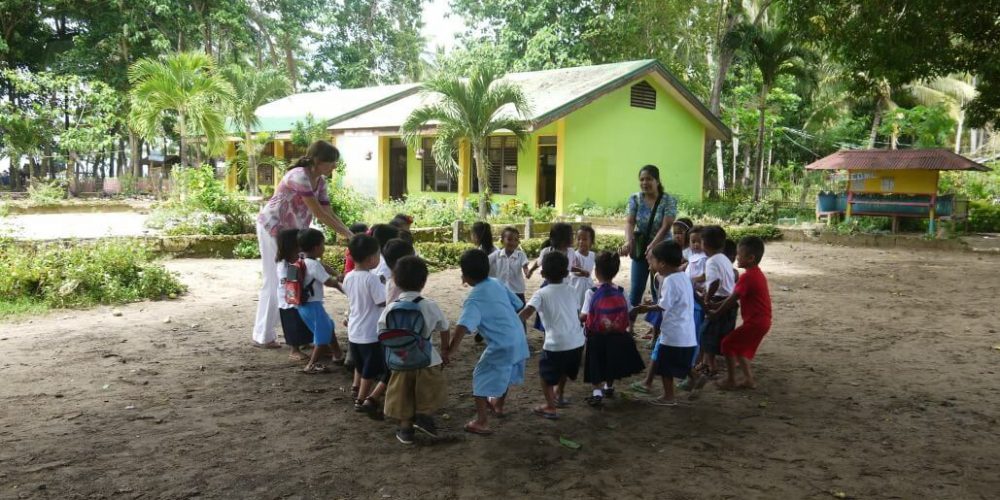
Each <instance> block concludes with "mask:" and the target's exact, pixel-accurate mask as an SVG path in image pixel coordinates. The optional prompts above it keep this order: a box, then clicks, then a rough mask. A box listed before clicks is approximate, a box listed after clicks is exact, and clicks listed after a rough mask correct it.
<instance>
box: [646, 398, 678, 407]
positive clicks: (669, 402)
mask: <svg viewBox="0 0 1000 500" xmlns="http://www.w3.org/2000/svg"><path fill="white" fill-rule="evenodd" d="M649 404H651V405H653V406H677V400H675V399H673V398H670V399H664V398H663V397H662V396H661V397H658V398H656V399H651V400H649Z"/></svg>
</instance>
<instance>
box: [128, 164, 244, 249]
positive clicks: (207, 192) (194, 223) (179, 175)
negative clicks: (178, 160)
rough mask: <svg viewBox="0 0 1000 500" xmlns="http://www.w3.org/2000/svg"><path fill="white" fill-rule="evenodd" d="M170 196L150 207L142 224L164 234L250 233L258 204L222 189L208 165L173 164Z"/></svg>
mask: <svg viewBox="0 0 1000 500" xmlns="http://www.w3.org/2000/svg"><path fill="white" fill-rule="evenodd" d="M171 175H172V177H173V179H174V190H173V192H172V193H171V198H170V199H169V200H167V201H166V202H164V203H161V204H159V205H158V206H157V207H156V208H154V209H153V211H152V213H151V214H150V217H149V219H148V220H147V222H146V225H147V226H149V227H151V228H154V229H161V230H163V231H164V232H165V233H166V234H168V235H174V236H177V235H192V234H206V235H215V234H251V233H253V232H254V230H255V229H254V220H255V218H256V215H257V211H258V207H257V206H256V205H254V204H253V203H250V202H248V201H246V199H244V198H243V196H241V195H239V194H236V193H231V192H229V191H227V190H226V188H225V185H224V184H223V182H222V181H220V180H219V179H216V178H215V171H214V170H213V169H212V167H211V166H209V165H202V166H201V167H192V168H184V167H177V168H175V169H174V172H173V173H172V174H171Z"/></svg>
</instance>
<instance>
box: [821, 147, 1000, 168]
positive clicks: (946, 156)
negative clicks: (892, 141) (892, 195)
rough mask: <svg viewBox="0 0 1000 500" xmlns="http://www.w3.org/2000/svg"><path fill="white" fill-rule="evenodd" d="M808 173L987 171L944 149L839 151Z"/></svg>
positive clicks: (823, 159) (981, 166)
mask: <svg viewBox="0 0 1000 500" xmlns="http://www.w3.org/2000/svg"><path fill="white" fill-rule="evenodd" d="M806 168H807V169H809V170H975V171H978V172H989V171H990V169H989V168H988V167H985V166H983V165H980V164H978V163H976V162H974V161H972V160H970V159H968V158H966V157H964V156H962V155H957V154H955V153H952V152H951V151H948V150H947V149H855V150H842V151H837V152H836V153H833V154H832V155H830V156H827V157H825V158H821V159H819V160H816V161H814V162H812V163H810V164H809V165H806Z"/></svg>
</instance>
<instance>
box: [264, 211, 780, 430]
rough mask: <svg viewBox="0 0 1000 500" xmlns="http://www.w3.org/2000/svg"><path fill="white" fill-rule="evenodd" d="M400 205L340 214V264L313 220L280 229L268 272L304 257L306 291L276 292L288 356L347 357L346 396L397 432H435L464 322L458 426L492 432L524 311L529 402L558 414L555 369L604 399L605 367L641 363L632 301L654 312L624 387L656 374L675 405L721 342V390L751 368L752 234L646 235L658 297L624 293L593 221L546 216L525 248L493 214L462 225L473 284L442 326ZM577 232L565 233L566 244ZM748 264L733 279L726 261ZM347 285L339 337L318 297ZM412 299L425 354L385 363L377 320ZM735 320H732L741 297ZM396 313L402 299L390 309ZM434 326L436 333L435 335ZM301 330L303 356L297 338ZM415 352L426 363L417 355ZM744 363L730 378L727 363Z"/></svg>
mask: <svg viewBox="0 0 1000 500" xmlns="http://www.w3.org/2000/svg"><path fill="white" fill-rule="evenodd" d="M411 223H412V219H411V218H409V217H407V216H405V215H398V216H396V218H394V219H393V221H392V222H391V223H390V224H376V225H374V226H372V227H371V228H367V227H364V225H355V226H352V227H351V230H352V232H354V233H355V236H354V237H353V238H351V240H350V241H349V242H348V245H347V256H346V265H345V269H344V273H343V274H342V273H340V272H339V271H338V270H335V269H332V268H330V267H329V266H328V265H326V264H323V263H322V262H321V260H320V259H321V258H322V256H323V253H324V241H323V234H322V233H321V232H319V231H317V230H315V229H306V230H302V231H298V230H288V231H283V232H281V233H280V234H279V236H278V257H277V260H278V261H279V264H280V263H281V262H284V263H285V264H286V265H284V266H283V265H279V266H278V273H279V282H282V283H283V280H284V277H285V274H284V269H285V268H286V266H287V265H290V264H292V263H294V262H295V261H296V260H298V259H299V258H302V259H304V261H305V267H306V275H307V277H306V278H305V280H304V284H305V287H306V288H308V289H309V293H308V294H307V295H308V298H307V301H306V302H304V303H303V304H300V305H297V306H292V305H289V304H287V303H286V302H284V301H283V300H282V298H281V295H282V287H283V284H282V285H279V290H278V294H279V307H280V310H281V311H280V318H281V325H282V329H283V330H284V335H285V340H286V343H287V344H288V345H289V346H290V347H291V350H292V352H291V354H290V356H291V357H293V358H295V359H302V360H305V359H308V363H307V365H306V367H305V368H304V369H303V373H307V374H316V373H323V372H326V371H329V369H328V368H327V367H326V366H325V364H324V361H326V360H331V359H332V361H333V362H334V363H336V364H344V363H348V364H350V365H353V368H354V381H353V384H352V397H353V400H354V407H355V410H356V411H358V412H361V413H366V414H367V415H369V416H370V417H372V418H375V419H381V418H383V416H386V417H390V418H393V419H396V420H398V421H399V426H398V428H397V429H396V432H395V435H396V438H397V439H398V440H399V441H400V442H401V443H404V444H411V443H413V442H414V435H415V432H416V431H420V432H423V433H425V434H428V435H431V436H436V435H437V426H436V423H435V421H434V419H433V418H432V416H431V415H432V414H433V413H434V412H436V411H437V410H438V409H440V408H441V407H442V406H444V405H445V403H446V400H447V383H446V378H445V371H444V367H445V366H446V365H447V364H448V363H449V362H450V360H451V359H452V358H453V357H454V356H455V355H457V354H458V352H459V347H460V345H461V343H462V340H463V338H464V337H465V336H466V335H467V334H470V333H473V334H475V337H476V341H477V343H479V342H485V346H484V348H483V352H482V354H481V356H480V359H479V361H478V362H477V364H476V366H475V369H474V370H473V377H472V383H473V391H472V393H473V398H474V401H475V406H476V415H475V418H473V419H472V420H471V421H469V422H467V423H466V424H465V425H464V430H465V431H467V432H470V433H473V434H491V433H492V432H493V430H492V429H491V428H490V427H489V417H490V416H494V417H503V416H505V415H506V411H505V403H506V399H507V395H508V391H509V389H510V387H512V386H514V385H519V384H522V383H523V382H524V376H525V364H526V361H527V359H528V358H529V357H530V350H529V348H528V344H527V334H528V331H529V330H528V328H527V321H528V320H529V319H531V318H532V316H535V322H534V327H535V328H536V329H538V330H540V331H542V332H543V334H544V339H543V345H542V351H541V353H539V356H538V358H539V360H538V373H539V379H540V386H541V389H542V395H543V398H544V402H543V403H542V404H539V405H537V406H535V407H534V408H533V409H532V411H533V413H534V414H536V415H538V416H540V417H542V418H545V419H553V420H554V419H558V418H560V410H561V409H563V408H566V407H567V406H569V405H570V401H569V399H568V398H567V397H566V395H565V388H566V384H567V382H568V381H569V380H576V379H577V377H578V375H579V372H580V369H581V365H582V369H583V380H584V382H585V383H588V384H590V385H591V389H592V390H591V395H590V396H589V397H587V398H586V402H587V404H588V405H590V406H593V407H601V406H602V405H603V404H604V403H605V400H606V399H607V398H612V397H614V396H615V385H614V384H615V382H616V381H618V380H621V379H624V378H627V377H631V376H633V375H636V374H640V373H642V372H643V371H644V370H645V369H646V367H645V363H644V362H643V358H642V356H641V355H640V354H639V349H638V348H637V346H636V340H635V337H634V336H633V325H634V322H635V320H636V319H637V317H638V316H639V315H640V314H643V313H645V314H646V320H647V321H648V322H650V323H651V324H652V326H653V327H652V331H651V334H650V335H649V338H651V339H652V344H653V345H652V353H651V356H650V359H651V361H652V366H651V367H650V368H649V371H648V372H647V374H646V377H645V379H644V380H643V381H639V382H635V383H633V384H632V385H630V389H631V390H632V391H633V392H638V393H643V394H648V393H650V392H651V391H652V388H653V381H654V380H655V378H656V377H657V376H658V377H660V379H661V381H662V385H663V394H662V395H661V396H660V397H657V398H652V399H650V403H652V404H654V405H658V406H676V405H677V404H678V403H677V399H676V397H675V390H674V388H675V379H676V380H677V381H678V382H679V383H678V384H677V386H678V387H681V388H682V389H687V390H697V389H701V387H702V386H703V385H704V384H705V382H706V381H707V380H709V379H711V378H715V377H717V375H718V373H719V371H718V368H717V364H716V357H717V355H720V354H722V355H724V356H725V359H726V363H727V367H728V372H727V378H726V379H725V380H721V381H719V382H718V383H717V384H718V385H719V387H720V388H722V389H737V388H753V387H754V386H755V384H756V382H755V380H754V378H753V372H752V369H751V367H750V360H752V359H753V357H754V354H755V352H756V350H757V347H758V346H759V344H760V341H761V339H762V338H763V336H764V335H765V334H766V333H767V331H768V330H769V329H770V322H771V313H770V306H771V303H770V297H769V295H768V293H767V282H766V279H765V278H764V276H763V273H762V272H761V271H760V269H759V267H758V264H759V262H760V260H761V258H762V257H763V252H764V245H763V242H762V241H761V240H760V239H759V238H756V237H748V238H744V239H743V240H741V241H740V243H739V244H738V245H737V244H735V243H734V242H732V241H731V240H727V238H726V234H725V231H724V230H723V228H721V227H719V226H704V227H701V226H694V225H693V224H692V222H691V221H690V220H689V219H678V220H677V221H675V222H674V225H673V231H672V233H673V239H672V240H667V241H662V242H659V243H657V244H656V245H655V246H654V247H653V248H652V251H651V252H650V254H649V259H648V264H649V266H650V269H651V270H653V271H655V272H656V275H655V286H654V287H653V297H654V299H655V302H651V301H647V302H645V303H643V304H638V305H635V304H629V303H628V300H627V299H626V295H625V291H624V289H623V288H622V287H620V286H618V285H616V284H615V283H614V280H615V277H616V276H617V274H618V272H619V269H620V266H621V261H620V257H619V255H618V252H608V251H602V252H595V251H594V250H593V247H594V245H595V243H596V233H595V231H594V229H593V228H591V227H589V226H580V227H579V229H577V230H575V231H574V229H573V227H572V226H571V225H570V224H566V223H555V224H553V225H552V227H551V230H550V233H549V239H548V241H547V242H546V243H545V244H544V245H543V249H542V251H541V252H540V255H539V257H538V258H537V259H535V260H534V261H531V260H530V259H529V258H528V257H527V255H526V254H525V252H524V251H523V250H522V249H521V241H520V233H519V231H518V230H517V229H516V228H514V227H510V226H508V227H505V228H504V229H503V230H502V231H501V234H500V239H499V244H500V247H499V248H497V247H496V246H495V243H494V238H493V235H492V228H491V227H490V225H489V224H487V223H485V222H477V223H475V224H474V225H473V227H472V231H471V233H472V240H473V243H474V244H475V245H476V248H472V249H470V250H467V251H465V252H464V253H463V254H462V255H461V258H460V260H459V266H460V268H461V279H462V282H463V283H464V284H465V285H467V286H469V287H471V289H470V291H469V293H468V295H467V297H466V298H465V300H464V303H463V306H462V312H461V314H460V317H459V318H458V321H457V322H456V324H455V325H454V326H453V327H452V326H451V325H450V322H449V321H448V320H447V319H446V318H445V315H444V314H443V313H442V311H441V309H440V308H439V307H438V305H437V304H436V303H435V302H434V301H433V300H432V299H431V298H429V297H427V296H425V295H424V294H423V289H424V286H425V284H426V282H427V277H428V266H427V263H426V262H425V261H424V260H423V259H422V258H421V257H419V256H417V255H416V252H415V249H414V246H413V239H412V235H411V234H410V232H409V225H410V224H411ZM574 242H575V244H576V247H575V248H574V246H573V244H574ZM734 260H735V261H736V262H737V264H738V265H739V266H740V267H741V268H743V269H745V273H744V275H743V276H742V277H740V278H739V280H737V276H738V272H737V271H736V270H735V269H734V268H733V261H734ZM539 269H540V270H541V275H542V278H543V282H542V284H541V286H540V288H539V289H538V290H537V291H536V292H535V293H534V294H533V295H532V297H531V298H530V299H528V298H527V297H526V296H525V292H526V289H527V287H526V280H527V279H530V278H531V277H532V275H533V274H534V273H535V271H537V270H539ZM324 286H327V287H333V288H337V289H339V290H340V291H342V292H343V293H344V294H345V295H346V296H347V299H348V304H349V306H348V312H347V318H346V321H345V323H346V326H347V330H348V335H347V337H348V351H347V352H346V353H345V352H344V351H343V350H342V349H341V348H340V346H339V344H338V342H337V339H336V337H335V336H334V323H333V321H332V319H331V318H330V316H329V314H327V313H326V312H325V310H324V309H323V306H322V301H323V287H324ZM403 309H406V310H408V311H419V314H417V315H416V316H417V317H418V319H419V320H420V321H416V322H412V325H413V326H412V327H411V328H412V329H413V330H418V331H416V332H415V335H418V336H419V337H420V338H422V339H425V340H426V341H427V344H428V349H429V351H431V353H430V356H429V361H428V362H427V363H424V365H420V367H418V368H413V369H390V368H391V367H387V365H386V357H385V356H386V351H385V348H384V347H383V346H382V345H380V342H379V338H380V332H381V333H384V332H386V331H387V330H389V329H393V328H398V321H394V320H393V316H394V312H393V311H396V313H401V311H402V310H403ZM738 309H741V310H742V312H743V314H742V317H743V324H742V325H741V326H740V328H735V325H736V315H737V310H738ZM398 316H399V314H397V317H398ZM434 333H438V334H439V335H440V341H439V343H438V345H437V346H434V345H433V343H431V338H432V336H433V334H434ZM309 343H312V344H313V346H314V348H313V351H312V353H311V355H309V356H307V355H306V354H305V353H303V352H302V351H301V349H302V346H304V345H306V344H309ZM425 365H426V366H425ZM737 366H739V368H740V369H741V371H742V373H743V375H744V377H743V380H742V382H737V380H736V378H735V376H736V368H737Z"/></svg>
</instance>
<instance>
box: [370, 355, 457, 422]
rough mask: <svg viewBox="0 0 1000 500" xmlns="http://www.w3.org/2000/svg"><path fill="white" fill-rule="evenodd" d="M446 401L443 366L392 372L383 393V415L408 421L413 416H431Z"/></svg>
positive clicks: (445, 382) (446, 392)
mask: <svg viewBox="0 0 1000 500" xmlns="http://www.w3.org/2000/svg"><path fill="white" fill-rule="evenodd" d="M447 399H448V391H447V381H446V379H445V376H444V365H437V366H432V367H429V368H421V369H419V370H407V371H394V372H392V377H390V378H389V387H388V389H387V390H386V393H385V415H386V416H387V417H390V418H395V419H400V420H411V419H413V416H414V414H419V415H430V414H432V413H434V412H435V411H437V410H438V409H439V408H441V407H442V406H444V404H445V402H446V401H447Z"/></svg>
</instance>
